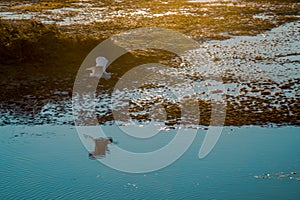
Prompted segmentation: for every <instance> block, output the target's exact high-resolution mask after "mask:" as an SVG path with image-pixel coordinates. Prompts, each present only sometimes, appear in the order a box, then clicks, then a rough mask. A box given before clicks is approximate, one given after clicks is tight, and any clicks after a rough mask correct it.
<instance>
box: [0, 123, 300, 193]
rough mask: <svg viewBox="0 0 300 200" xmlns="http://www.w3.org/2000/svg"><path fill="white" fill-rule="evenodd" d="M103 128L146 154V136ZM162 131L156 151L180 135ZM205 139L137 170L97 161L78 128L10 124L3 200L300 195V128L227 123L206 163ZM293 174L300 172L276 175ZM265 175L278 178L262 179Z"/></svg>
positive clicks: (4, 136)
mask: <svg viewBox="0 0 300 200" xmlns="http://www.w3.org/2000/svg"><path fill="white" fill-rule="evenodd" d="M103 128H104V129H106V130H107V131H108V132H109V130H111V129H112V130H113V131H114V132H113V134H114V135H112V136H113V137H114V139H115V140H117V141H118V144H113V145H118V146H120V147H122V148H129V147H130V148H129V149H130V150H131V151H133V150H135V151H137V152H142V151H145V148H144V146H145V145H139V143H140V142H141V140H138V139H133V138H131V137H129V136H126V135H125V136H124V135H123V136H122V135H120V136H117V134H118V133H116V129H115V128H114V127H113V126H106V127H103ZM159 134H161V135H156V136H154V137H153V138H150V139H147V141H148V142H147V143H149V144H150V143H151V144H152V146H151V148H153V147H154V148H155V147H157V148H159V147H161V145H163V144H164V143H165V142H168V141H169V140H170V138H171V137H172V136H173V134H174V133H173V132H172V131H165V132H164V131H163V132H161V133H159ZM204 136H205V130H199V131H198V134H197V137H196V139H195V140H194V142H193V144H192V145H191V146H190V148H189V149H188V150H187V151H186V152H185V154H184V155H183V156H182V157H181V158H180V159H178V160H177V161H176V162H174V163H173V164H171V165H170V166H168V167H166V168H164V169H162V170H158V171H155V172H152V173H144V174H129V173H123V172H119V171H116V170H114V169H111V168H109V167H106V166H104V165H103V164H102V163H100V162H98V161H97V160H91V159H89V158H88V155H87V154H88V152H87V150H86V149H85V148H84V147H83V145H82V144H81V141H80V139H79V137H78V136H77V133H76V130H75V128H74V127H72V126H4V127H1V135H0V142H1V152H2V153H1V156H0V160H1V161H0V162H1V165H0V176H1V182H0V188H1V192H0V198H1V199H42V198H44V199H45V198H51V199H56V198H61V199H71V198H76V199H299V197H300V192H299V191H300V190H299V188H300V181H297V180H296V178H298V177H300V175H299V172H300V165H299V163H300V149H299V141H300V135H299V128H298V127H279V128H262V127H256V126H244V127H240V128H239V127H224V129H223V132H222V135H221V137H220V140H219V141H218V143H217V145H216V146H215V148H214V149H213V151H212V152H211V153H210V154H209V155H208V156H207V157H206V158H204V159H201V160H200V159H198V151H199V148H200V145H201V143H202V140H203V138H204ZM116 137H117V138H116ZM155 137H159V141H160V142H155V140H156V139H155ZM147 148H148V147H146V149H147ZM151 148H150V146H149V148H148V150H151ZM107 156H109V154H108V155H107ZM293 171H296V172H298V174H295V175H291V176H289V177H281V178H279V176H276V173H281V172H283V173H282V174H287V173H291V172H293ZM264 174H270V178H265V179H263V178H255V176H261V175H264ZM290 177H293V178H292V179H291V178H290Z"/></svg>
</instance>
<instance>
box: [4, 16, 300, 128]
mask: <svg viewBox="0 0 300 200" xmlns="http://www.w3.org/2000/svg"><path fill="white" fill-rule="evenodd" d="M299 30H300V24H299V22H292V23H287V24H285V25H282V26H280V27H278V28H275V29H273V30H271V31H267V32H265V33H262V34H259V35H257V36H236V37H233V38H231V39H228V40H223V41H209V42H206V43H203V44H202V45H201V46H200V48H199V49H195V50H191V51H188V52H186V53H185V54H183V55H181V57H176V58H174V59H173V60H172V62H171V63H173V64H174V63H175V64H174V65H175V66H174V67H168V68H166V69H165V70H161V71H159V72H158V73H154V74H153V75H152V77H151V79H149V83H147V82H146V83H145V84H144V85H142V86H140V87H138V88H132V89H128V88H123V90H122V89H118V90H114V84H115V83H116V82H117V81H118V80H119V78H120V77H121V75H122V74H118V71H116V70H115V71H114V69H113V68H108V71H110V70H111V71H113V72H114V74H113V79H112V81H100V82H99V87H98V89H99V90H98V93H97V95H98V96H97V97H96V98H95V101H96V111H97V115H98V119H99V122H100V123H110V122H113V120H114V116H113V114H112V112H111V111H112V110H114V111H116V112H126V113H127V114H126V113H124V114H125V115H127V117H128V116H130V117H131V118H132V119H135V120H137V121H139V123H140V124H141V125H143V124H145V123H147V121H149V120H150V119H151V118H153V116H151V115H150V112H151V109H153V108H157V110H158V111H157V112H156V114H158V116H156V119H157V120H158V121H165V125H168V126H169V125H170V126H171V125H176V124H179V123H185V122H184V121H185V120H184V119H183V118H181V112H182V111H181V109H182V106H183V104H182V103H181V101H182V99H185V100H187V101H185V102H187V104H189V99H190V100H191V101H195V100H196V101H197V102H198V103H199V104H198V105H199V110H200V112H201V113H200V121H199V124H200V125H209V124H210V122H211V121H210V120H211V102H212V101H214V100H216V101H217V102H219V103H220V104H224V105H225V103H227V104H226V110H225V111H226V120H225V125H246V124H257V125H270V124H273V125H283V124H291V125H299V116H300V113H299V105H300V102H299V99H300V98H299V95H300V94H299V82H300V74H299V70H300V69H299V68H300V64H299V60H300V58H299V57H300V56H299V55H300V52H299V49H300V48H299V47H300V41H299V40H300V38H299ZM161 63H162V64H163V63H164V62H163V61H161ZM167 63H170V62H169V61H168V62H167ZM150 68H151V67H150ZM150 68H149V69H150ZM162 77H165V79H162ZM216 77H219V78H221V79H216ZM24 79H26V78H24ZM166 80H167V81H166ZM170 80H177V81H170ZM34 81H35V84H34V85H36V89H37V91H40V92H39V94H35V96H34V95H26V96H23V99H21V100H18V101H13V100H11V101H9V100H8V101H4V102H2V104H1V106H2V109H1V124H2V125H5V124H24V123H25V124H44V123H50V124H52V123H54V124H72V123H73V118H72V105H71V99H70V94H71V93H72V85H70V82H72V81H73V79H71V78H68V77H65V78H63V77H61V76H59V77H57V79H54V80H52V81H53V82H52V83H53V84H55V85H56V88H57V89H53V88H52V89H51V86H49V85H48V87H50V88H47V80H45V79H44V78H43V77H40V79H36V80H34ZM113 82H115V83H114V84H113ZM26 83H27V84H29V85H30V81H28V80H27V81H26V80H25V81H24V82H21V81H20V80H10V81H9V82H5V81H2V84H3V85H6V87H7V89H8V90H9V89H11V90H13V89H14V86H16V85H18V87H24V89H26V87H27V88H28V87H29V86H26ZM66 85H69V87H67V88H66ZM59 88H64V89H59ZM45 94H46V96H45ZM137 94H138V95H137ZM112 97H113V100H114V101H112ZM124 99H130V101H129V104H128V102H127V106H128V105H129V107H128V109H127V110H125V111H124V109H123V108H122V106H124V105H125V104H126V103H125V104H124V102H123V103H122V100H124ZM14 108H15V109H16V112H15V111H13V110H12V109H14ZM88 108H89V107H88ZM122 109H123V110H122ZM154 118H155V117H154ZM125 121H126V120H125ZM187 121H188V120H187ZM219 123H220V124H221V123H222V122H219Z"/></svg>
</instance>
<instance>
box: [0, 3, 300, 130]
mask: <svg viewBox="0 0 300 200" xmlns="http://www.w3.org/2000/svg"><path fill="white" fill-rule="evenodd" d="M11 5H12V6H9V4H8V3H7V2H1V5H0V14H1V13H4V14H5V12H6V13H8V14H7V15H3V14H1V18H3V20H1V23H2V25H3V26H2V27H1V28H2V30H1V52H2V53H1V63H6V65H3V64H2V66H1V67H2V68H3V70H1V71H2V73H1V77H2V78H1V88H2V90H3V91H5V92H4V94H3V96H2V98H1V111H2V116H1V124H2V125H4V124H13V123H21V124H22V123H29V124H31V123H33V124H43V123H62V124H66V123H67V124H69V123H71V124H72V118H71V112H72V108H71V102H70V96H71V93H72V84H73V82H74V78H75V75H76V71H77V69H78V67H79V66H80V63H81V62H82V60H83V59H84V57H85V56H86V55H87V53H88V52H89V51H90V50H91V49H92V48H93V47H94V46H95V45H97V44H98V43H99V42H101V41H102V40H103V39H105V38H107V37H109V36H111V35H113V34H116V33H119V32H122V31H124V30H129V29H133V28H139V27H163V28H169V29H173V30H176V31H179V32H181V33H184V34H186V35H188V36H190V37H192V38H194V39H196V40H198V41H200V42H202V41H207V42H205V43H203V46H202V48H203V49H205V50H206V51H208V53H209V55H210V57H211V59H212V62H213V63H214V66H215V68H214V69H212V68H211V69H210V70H212V71H213V70H216V71H215V72H218V73H219V72H220V76H221V77H222V79H223V82H224V85H225V86H226V89H227V91H226V94H224V95H223V97H224V99H225V100H226V102H227V107H226V120H225V125H248V124H256V125H265V124H270V123H274V124H278V125H282V124H292V125H299V116H300V113H299V105H300V102H299V51H298V49H299V37H298V40H297V35H296V33H297V30H298V31H299V23H295V24H292V25H291V26H293V27H292V29H293V28H294V31H289V33H290V34H292V32H293V34H294V35H293V34H292V35H284V34H282V35H277V36H274V40H272V39H270V38H269V37H268V36H267V34H268V33H267V34H266V33H264V32H265V31H266V30H269V29H271V28H274V27H277V26H279V25H281V24H283V23H285V22H290V21H297V20H299V16H298V15H297V14H298V13H299V10H300V8H299V4H298V3H297V2H295V1H238V2H237V1H235V2H231V1H226V2H212V3H192V2H186V1H164V2H162V1H151V2H150V1H130V3H129V2H128V1H119V2H115V1H101V2H100V1H89V2H86V1H65V2H60V1H51V2H50V1H40V2H39V3H32V2H31V1H27V2H26V5H24V3H21V2H19V1H15V2H14V4H11ZM82 11H83V12H82ZM18 13H19V14H18ZM26 15H28V16H30V20H29V21H26V20H25V21H24V20H17V19H20V18H18V17H16V18H14V17H15V16H26ZM6 16H9V17H8V18H7V17H6ZM53 24H54V25H53ZM288 29H289V30H290V29H291V27H288ZM259 33H262V34H261V35H258V36H257V37H258V38H259V40H258V42H256V43H255V42H254V43H253V42H252V40H253V38H255V37H252V38H247V37H246V38H241V39H239V37H236V36H237V35H239V36H240V35H257V34H259ZM270 35H272V33H270ZM232 37H233V39H232V42H233V43H234V42H236V43H237V45H234V44H228V43H229V42H230V41H231V40H225V41H221V42H214V41H213V42H209V40H211V39H218V40H219V39H226V38H227V39H228V38H232ZM235 37H236V38H237V39H235ZM262 38H266V40H263V39H262ZM284 38H288V39H290V41H288V39H287V41H284V40H285V39H284ZM293 39H296V40H295V41H294V42H293V41H291V40H293ZM242 40H243V41H242ZM254 40H255V39H254ZM291 43H294V44H296V45H298V46H291ZM286 44H287V45H286ZM256 47H257V48H258V49H257V48H256ZM259 47H260V48H259ZM266 47H267V48H266ZM264 48H266V51H261V50H263V49H264ZM280 48H282V49H286V48H289V50H287V51H284V50H283V51H280ZM260 49H261V50H260ZM278 49H279V50H278ZM272 52H275V53H272ZM131 53H132V54H130V53H129V54H127V55H125V56H124V57H122V58H120V59H118V60H117V61H116V62H114V63H113V64H112V66H110V68H109V70H111V71H112V72H113V73H114V76H113V78H112V80H110V81H102V80H101V81H100V84H99V87H98V89H99V90H98V98H99V99H98V100H96V101H98V106H97V108H96V109H97V115H98V120H99V122H100V123H106V122H110V121H112V120H114V117H113V115H112V113H111V110H110V109H111V107H110V106H109V104H110V103H111V102H110V95H111V93H112V87H113V86H114V84H115V83H116V81H117V80H118V78H119V77H121V76H122V74H123V73H125V72H126V70H129V69H131V68H133V67H135V66H136V65H140V64H144V63H150V62H159V63H162V64H167V65H169V66H171V67H170V71H168V72H166V73H170V72H172V73H174V75H175V77H176V76H178V75H180V74H181V75H184V76H185V77H186V81H187V82H188V83H193V84H194V83H196V82H201V81H203V80H205V79H206V80H207V75H206V74H205V73H204V72H203V71H202V72H199V71H197V67H199V66H201V63H197V62H196V63H193V61H192V60H193V56H195V55H197V51H195V52H189V54H188V55H186V56H185V57H184V58H179V57H174V55H170V54H168V53H167V52H159V51H157V52H155V51H154V52H153V51H151V50H149V51H137V52H131ZM153 55H155V56H153ZM66 58H67V59H66ZM187 59H190V60H188V62H186V60H187ZM54 60H56V61H55V62H54ZM13 66H14V67H13ZM62 66H64V67H62ZM120 66H122V68H120ZM247 69H249V71H248V70H247ZM274 70H275V71H274ZM32 72H37V73H32ZM17 79H19V80H17ZM204 86H205V87H208V86H209V85H203V87H204ZM176 87H178V88H177V89H179V90H184V89H187V88H186V87H187V86H185V85H177V86H176ZM212 87H213V86H212ZM166 89H167V88H166V87H165V88H164V87H156V86H153V84H152V86H151V84H148V85H145V86H142V87H141V88H139V90H141V92H148V94H151V92H152V95H153V96H151V98H150V97H149V98H150V99H151V100H149V98H147V99H143V98H135V99H132V100H131V101H130V107H129V110H128V111H129V115H130V117H131V118H132V119H134V120H137V121H138V122H139V123H147V121H149V120H150V118H151V115H150V111H151V108H152V107H159V108H163V109H165V111H166V113H158V114H161V117H159V119H161V118H163V117H165V118H166V120H165V122H164V123H165V125H167V126H173V125H176V124H180V123H184V119H182V118H181V108H182V105H181V104H180V102H178V101H176V100H175V99H172V98H169V97H166V98H163V97H159V98H158V97H156V96H155V95H154V94H157V91H155V90H160V92H161V93H162V92H165V90H166ZM175 89H176V88H175ZM202 89H203V88H202ZM204 89H205V90H204V91H201V94H198V93H197V94H195V95H194V96H193V95H191V96H190V97H192V98H194V99H197V100H198V103H199V110H200V111H201V113H200V121H199V124H200V125H209V124H210V122H211V101H210V100H209V99H205V98H206V96H207V95H208V94H212V93H218V92H223V91H218V90H217V89H215V88H214V89H213V90H207V88H204ZM135 92H136V91H135ZM66 116H69V118H68V117H66ZM162 121H164V120H162ZM221 123H222V122H220V125H222V124H221Z"/></svg>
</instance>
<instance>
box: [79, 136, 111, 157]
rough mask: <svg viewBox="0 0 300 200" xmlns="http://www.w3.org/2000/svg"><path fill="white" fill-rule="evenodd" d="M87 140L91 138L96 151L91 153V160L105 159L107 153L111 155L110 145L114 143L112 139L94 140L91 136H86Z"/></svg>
mask: <svg viewBox="0 0 300 200" xmlns="http://www.w3.org/2000/svg"><path fill="white" fill-rule="evenodd" d="M84 137H85V138H90V139H92V140H93V141H94V145H95V147H94V151H93V152H90V153H89V158H90V159H96V158H103V157H105V155H106V153H109V149H108V145H109V144H112V143H113V139H112V138H111V137H108V138H93V137H91V136H89V135H84Z"/></svg>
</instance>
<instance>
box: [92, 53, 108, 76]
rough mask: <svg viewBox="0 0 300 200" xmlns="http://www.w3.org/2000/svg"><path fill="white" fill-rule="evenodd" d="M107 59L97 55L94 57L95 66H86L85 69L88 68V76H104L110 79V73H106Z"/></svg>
mask: <svg viewBox="0 0 300 200" xmlns="http://www.w3.org/2000/svg"><path fill="white" fill-rule="evenodd" d="M107 63H108V60H107V59H106V58H105V57H102V56H99V57H97V58H96V66H94V67H90V68H87V69H86V70H90V71H91V73H90V77H96V78H101V77H103V78H105V79H110V78H111V74H110V73H107V72H106V71H105V70H106V66H107Z"/></svg>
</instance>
